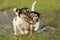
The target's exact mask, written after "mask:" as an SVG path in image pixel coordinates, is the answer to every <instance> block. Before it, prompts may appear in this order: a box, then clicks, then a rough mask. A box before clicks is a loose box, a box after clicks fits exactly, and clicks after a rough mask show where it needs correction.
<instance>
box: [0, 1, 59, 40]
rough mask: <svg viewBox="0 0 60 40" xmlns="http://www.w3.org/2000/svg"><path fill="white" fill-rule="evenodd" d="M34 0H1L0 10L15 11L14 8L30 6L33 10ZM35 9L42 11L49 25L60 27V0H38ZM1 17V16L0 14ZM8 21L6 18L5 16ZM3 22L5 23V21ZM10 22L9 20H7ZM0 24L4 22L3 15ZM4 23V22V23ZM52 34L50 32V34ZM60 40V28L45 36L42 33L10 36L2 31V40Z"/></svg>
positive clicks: (0, 39) (44, 20) (0, 37)
mask: <svg viewBox="0 0 60 40" xmlns="http://www.w3.org/2000/svg"><path fill="white" fill-rule="evenodd" d="M33 2H34V0H0V11H1V12H3V11H5V10H10V9H12V10H11V11H13V8H16V7H17V8H22V7H28V8H29V10H31V5H32V3H33ZM35 11H38V12H41V14H42V16H43V17H42V21H43V22H46V24H47V25H50V26H53V27H55V28H56V29H60V0H37V3H36V5H35ZM0 17H1V16H0ZM3 18H4V17H3ZM4 20H5V21H4V22H6V21H7V20H6V18H4ZM4 22H3V23H4ZM7 23H9V21H7ZM0 24H2V17H1V18H0ZM2 25H3V24H2ZM49 35H50V34H49ZM52 39H53V40H60V30H56V32H55V33H54V34H51V35H50V36H49V37H47V39H46V37H44V36H41V35H39V34H38V35H37V34H36V35H34V36H32V37H31V36H27V35H24V36H20V35H18V36H17V37H15V36H8V35H5V34H4V33H0V40H52Z"/></svg>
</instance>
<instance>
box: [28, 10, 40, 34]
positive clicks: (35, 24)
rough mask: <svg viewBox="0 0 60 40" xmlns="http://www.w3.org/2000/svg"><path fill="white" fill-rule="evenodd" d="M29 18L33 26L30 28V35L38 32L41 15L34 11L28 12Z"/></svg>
mask: <svg viewBox="0 0 60 40" xmlns="http://www.w3.org/2000/svg"><path fill="white" fill-rule="evenodd" d="M29 14H30V17H31V18H32V19H33V21H34V22H33V24H32V25H33V26H32V29H33V30H32V33H34V32H35V31H37V30H38V28H39V25H40V18H41V13H38V12H35V11H30V12H29Z"/></svg>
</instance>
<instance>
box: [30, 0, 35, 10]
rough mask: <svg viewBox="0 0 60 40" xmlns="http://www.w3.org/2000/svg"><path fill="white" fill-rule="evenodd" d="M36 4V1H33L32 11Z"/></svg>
mask: <svg viewBox="0 0 60 40" xmlns="http://www.w3.org/2000/svg"><path fill="white" fill-rule="evenodd" d="M35 4H36V1H34V2H33V4H32V8H31V11H34V6H35Z"/></svg>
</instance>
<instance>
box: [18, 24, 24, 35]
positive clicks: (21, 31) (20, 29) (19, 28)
mask: <svg viewBox="0 0 60 40" xmlns="http://www.w3.org/2000/svg"><path fill="white" fill-rule="evenodd" d="M18 30H19V31H20V33H21V35H23V34H24V32H23V30H22V28H21V27H20V26H19V25H18Z"/></svg>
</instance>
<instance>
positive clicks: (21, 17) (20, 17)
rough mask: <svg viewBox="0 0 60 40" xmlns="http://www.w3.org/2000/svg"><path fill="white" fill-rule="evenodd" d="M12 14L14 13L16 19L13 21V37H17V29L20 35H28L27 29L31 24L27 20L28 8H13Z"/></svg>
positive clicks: (28, 19)
mask: <svg viewBox="0 0 60 40" xmlns="http://www.w3.org/2000/svg"><path fill="white" fill-rule="evenodd" d="M14 12H15V13H16V17H15V18H14V19H13V27H14V32H15V35H17V28H18V30H19V31H20V33H21V34H28V32H29V30H27V29H28V28H29V27H30V25H31V23H33V21H32V20H31V19H30V18H29V14H28V12H29V11H28V8H21V9H19V8H15V9H14ZM23 29H24V30H23Z"/></svg>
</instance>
